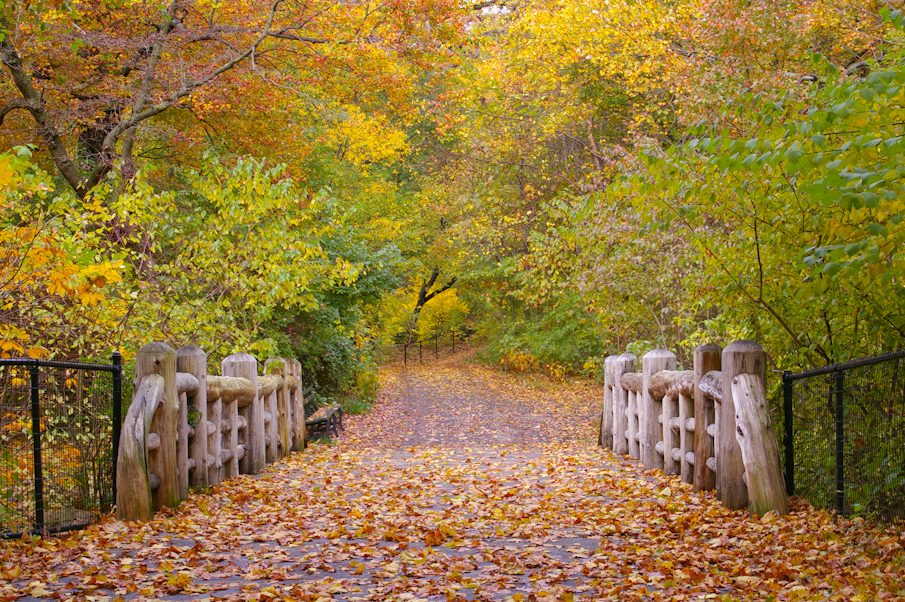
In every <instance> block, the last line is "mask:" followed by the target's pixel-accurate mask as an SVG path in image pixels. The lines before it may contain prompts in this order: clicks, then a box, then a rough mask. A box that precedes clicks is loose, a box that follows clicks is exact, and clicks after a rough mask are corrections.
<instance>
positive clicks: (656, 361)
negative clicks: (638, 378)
mask: <svg viewBox="0 0 905 602" xmlns="http://www.w3.org/2000/svg"><path fill="white" fill-rule="evenodd" d="M675 369H676V356H675V354H673V352H672V351H669V350H668V349H654V350H653V351H649V352H647V353H645V354H644V357H643V358H641V371H642V375H643V379H644V380H643V381H642V394H641V399H642V403H641V408H642V411H641V462H642V463H643V464H644V468H646V469H648V470H651V469H654V468H656V469H659V470H663V466H664V463H663V456H662V455H661V454H659V453H658V452H657V443H659V442H660V441H662V440H663V425H661V424H660V421H661V417H662V415H663V402H662V401H657V400H655V399H654V398H653V397H652V396H651V394H650V391H649V390H648V385H649V384H650V379H651V377H652V376H653V375H654V374H656V373H657V372H660V371H661V370H675ZM668 426H669V425H668V424H667V428H668ZM669 452H670V450H667V451H666V453H669Z"/></svg>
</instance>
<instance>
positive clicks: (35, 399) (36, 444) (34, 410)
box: [31, 366, 44, 533]
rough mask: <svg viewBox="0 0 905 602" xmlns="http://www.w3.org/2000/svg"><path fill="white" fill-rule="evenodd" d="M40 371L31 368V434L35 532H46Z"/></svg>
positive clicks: (35, 367)
mask: <svg viewBox="0 0 905 602" xmlns="http://www.w3.org/2000/svg"><path fill="white" fill-rule="evenodd" d="M39 379H40V370H39V368H38V367H37V366H32V367H31V434H32V442H33V453H34V467H35V530H37V531H38V532H39V533H40V532H42V531H44V467H43V465H42V462H41V461H42V459H43V458H42V457H41V455H42V454H41V399H40V385H39V382H40V380H39Z"/></svg>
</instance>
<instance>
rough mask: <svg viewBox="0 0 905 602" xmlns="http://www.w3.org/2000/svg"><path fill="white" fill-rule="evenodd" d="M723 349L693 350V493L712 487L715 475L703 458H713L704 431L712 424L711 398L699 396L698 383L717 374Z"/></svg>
mask: <svg viewBox="0 0 905 602" xmlns="http://www.w3.org/2000/svg"><path fill="white" fill-rule="evenodd" d="M722 352H723V349H722V347H720V346H719V345H717V344H716V343H705V344H703V345H699V346H698V347H697V348H696V349H695V350H694V432H695V435H694V490H695V491H707V490H711V489H713V488H714V487H716V473H715V472H713V471H712V470H710V468H709V467H708V466H707V458H710V457H712V456H713V455H714V441H713V437H711V436H710V434H709V433H708V432H707V428H708V427H709V426H710V425H711V424H715V422H716V408H715V407H714V401H713V399H712V398H710V397H708V396H705V395H704V394H703V392H701V388H700V384H701V379H702V378H703V377H704V375H705V374H707V373H708V372H710V371H711V370H719V369H720V365H721V358H722V355H721V354H722Z"/></svg>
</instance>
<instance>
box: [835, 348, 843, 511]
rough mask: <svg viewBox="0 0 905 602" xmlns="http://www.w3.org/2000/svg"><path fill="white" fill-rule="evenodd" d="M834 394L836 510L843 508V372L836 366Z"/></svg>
mask: <svg viewBox="0 0 905 602" xmlns="http://www.w3.org/2000/svg"><path fill="white" fill-rule="evenodd" d="M833 382H834V383H835V385H836V387H835V394H836V411H835V417H834V418H835V422H836V510H837V511H838V512H839V514H842V513H843V511H844V510H845V396H844V392H845V372H843V371H842V370H840V369H839V367H838V366H836V368H835V369H834V370H833Z"/></svg>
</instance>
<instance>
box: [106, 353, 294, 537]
mask: <svg viewBox="0 0 905 602" xmlns="http://www.w3.org/2000/svg"><path fill="white" fill-rule="evenodd" d="M301 370H302V366H301V364H300V363H299V362H298V361H297V360H294V359H284V358H270V359H268V360H267V361H266V362H265V363H264V374H263V375H261V376H259V375H258V361H257V360H256V359H255V358H254V357H253V356H251V355H249V354H247V353H236V354H233V355H230V356H229V357H227V358H225V359H224V360H223V362H222V363H221V372H222V375H220V376H215V375H208V374H207V355H206V354H205V353H204V351H203V350H201V349H199V348H198V347H194V346H188V347H182V348H181V349H179V351H178V352H177V351H174V350H173V349H172V348H170V347H168V346H167V345H165V344H163V343H150V344H148V345H145V346H144V347H142V348H141V350H139V352H138V355H137V357H136V360H135V386H134V389H133V395H132V405H131V406H130V407H129V411H128V413H127V414H126V418H125V421H124V423H123V427H122V435H121V437H120V443H119V459H118V462H117V465H116V473H117V483H118V487H117V491H116V515H117V518H119V519H120V520H139V519H147V518H151V517H152V516H153V514H154V512H155V511H156V510H159V509H160V508H162V507H164V506H167V507H170V508H175V507H176V506H177V505H178V504H179V502H181V501H182V500H184V499H186V498H187V497H188V495H189V488H190V487H191V488H199V489H200V488H205V487H211V486H215V485H218V484H219V483H220V482H221V481H223V480H226V479H231V478H234V477H236V476H238V475H240V474H255V473H258V472H261V470H263V469H264V467H265V465H266V464H268V463H272V462H276V461H277V460H279V459H280V458H282V457H284V456H286V455H288V454H289V453H290V451H301V450H303V449H304V447H305V414H304V399H303V398H302V395H301V388H300V387H299V383H300V382H301Z"/></svg>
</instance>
